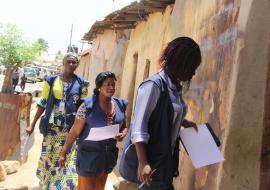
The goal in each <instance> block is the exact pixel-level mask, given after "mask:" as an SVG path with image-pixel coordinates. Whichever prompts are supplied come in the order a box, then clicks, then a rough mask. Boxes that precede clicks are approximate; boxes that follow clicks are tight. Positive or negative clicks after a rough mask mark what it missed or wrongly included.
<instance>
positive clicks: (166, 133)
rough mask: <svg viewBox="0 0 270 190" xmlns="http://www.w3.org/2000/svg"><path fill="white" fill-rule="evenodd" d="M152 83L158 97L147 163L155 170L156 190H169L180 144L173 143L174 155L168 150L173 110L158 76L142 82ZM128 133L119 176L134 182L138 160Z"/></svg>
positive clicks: (169, 148)
mask: <svg viewBox="0 0 270 190" xmlns="http://www.w3.org/2000/svg"><path fill="white" fill-rule="evenodd" d="M147 81H153V82H154V83H155V84H156V85H157V86H158V87H159V89H160V97H159V99H158V101H157V105H156V107H155V109H154V110H153V112H152V114H151V116H150V119H149V122H148V133H149V135H150V139H149V142H148V144H146V154H147V159H148V163H149V164H150V166H151V168H152V169H157V170H156V172H155V174H154V175H153V182H154V183H155V184H158V185H157V187H158V189H164V190H165V189H170V188H171V186H172V185H171V184H172V180H173V177H174V176H176V174H177V172H178V156H179V141H177V142H176V145H175V150H174V154H173V155H172V147H171V127H172V123H173V115H174V110H173V106H172V102H171V99H170V95H169V92H168V88H167V85H166V83H165V81H163V79H162V78H161V76H160V75H158V74H155V75H152V76H150V77H149V78H148V79H146V80H145V81H143V82H142V84H143V83H145V82H147ZM131 131H132V129H130V130H129V133H128V136H127V138H126V139H125V145H124V151H123V154H122V157H121V161H120V174H121V176H122V177H123V178H124V179H126V180H128V181H132V182H135V183H139V181H138V179H137V168H138V158H137V154H136V149H135V145H134V144H132V142H131Z"/></svg>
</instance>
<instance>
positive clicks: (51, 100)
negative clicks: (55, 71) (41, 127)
mask: <svg viewBox="0 0 270 190" xmlns="http://www.w3.org/2000/svg"><path fill="white" fill-rule="evenodd" d="M56 77H57V76H53V77H52V78H50V80H48V83H49V85H50V91H49V95H48V98H47V105H46V110H45V115H46V116H48V117H46V118H47V120H48V121H46V122H49V118H50V115H51V113H52V109H53V104H54V95H53V83H54V80H55V78H56Z"/></svg>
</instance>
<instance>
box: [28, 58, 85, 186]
mask: <svg viewBox="0 0 270 190" xmlns="http://www.w3.org/2000/svg"><path fill="white" fill-rule="evenodd" d="M63 65H64V72H63V73H62V74H60V75H50V76H48V77H47V78H46V80H45V81H44V86H43V90H42V97H41V99H40V101H39V102H38V109H37V112H36V114H35V117H34V119H33V121H32V123H31V125H30V126H29V127H28V128H27V133H28V134H31V133H32V132H33V131H34V129H35V125H36V122H37V120H38V119H39V118H40V116H41V115H42V113H43V112H44V111H45V110H46V111H45V117H44V116H43V117H42V119H41V120H40V123H41V124H44V125H40V131H41V133H42V134H43V136H44V138H43V142H42V150H41V156H40V160H39V162H38V169H37V177H38V178H39V180H40V182H39V183H40V187H41V189H42V190H51V189H54V190H64V189H69V190H75V189H76V186H77V183H78V177H77V173H76V167H75V165H76V148H77V146H76V144H74V145H73V146H72V147H70V149H69V154H68V156H67V167H66V168H60V166H59V164H58V159H59V156H60V152H61V149H62V147H63V145H64V143H65V140H66V137H67V135H68V132H69V130H70V128H71V127H72V125H73V122H74V120H75V114H76V111H77V109H78V107H79V106H80V104H81V103H82V101H81V98H84V97H86V96H87V87H88V85H89V84H88V82H87V81H85V80H84V79H82V78H81V77H79V76H77V75H75V74H74V71H75V70H76V68H77V67H78V65H79V59H78V57H77V55H75V54H72V53H68V54H67V55H65V57H64V60H63ZM46 118H47V120H45V119H46Z"/></svg>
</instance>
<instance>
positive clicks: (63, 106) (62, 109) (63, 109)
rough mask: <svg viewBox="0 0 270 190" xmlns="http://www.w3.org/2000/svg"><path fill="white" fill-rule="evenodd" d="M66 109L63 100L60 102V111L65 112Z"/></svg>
mask: <svg viewBox="0 0 270 190" xmlns="http://www.w3.org/2000/svg"><path fill="white" fill-rule="evenodd" d="M64 111H65V102H64V101H61V102H60V103H59V112H64Z"/></svg>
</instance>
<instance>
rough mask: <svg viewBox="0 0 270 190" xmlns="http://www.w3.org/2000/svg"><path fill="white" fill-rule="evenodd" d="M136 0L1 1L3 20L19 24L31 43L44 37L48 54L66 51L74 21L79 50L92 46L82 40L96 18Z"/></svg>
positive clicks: (1, 17)
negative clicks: (47, 45)
mask: <svg viewBox="0 0 270 190" xmlns="http://www.w3.org/2000/svg"><path fill="white" fill-rule="evenodd" d="M134 1H135V0H0V3H1V6H0V23H2V24H7V23H13V24H16V25H17V26H18V27H19V28H20V29H21V30H22V31H23V33H24V36H25V38H26V39H27V40H29V41H30V42H33V41H35V40H36V39H38V38H43V39H45V41H47V42H48V44H49V51H48V54H49V55H51V56H54V55H55V54H56V52H57V51H58V50H61V51H62V52H63V53H65V52H66V50H67V46H68V45H69V41H70V34H71V26H72V24H73V33H72V44H75V45H76V46H78V48H79V51H81V49H82V48H83V49H86V48H87V47H89V46H88V45H87V43H86V44H82V43H81V39H82V37H83V35H84V34H85V33H87V32H88V31H89V30H90V28H91V26H92V24H93V23H94V22H95V21H96V20H103V19H104V17H105V16H106V15H108V14H110V13H111V12H113V11H115V10H118V9H121V8H122V7H124V6H125V5H128V4H130V3H131V2H134Z"/></svg>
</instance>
